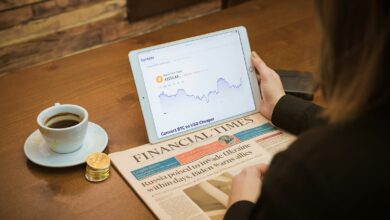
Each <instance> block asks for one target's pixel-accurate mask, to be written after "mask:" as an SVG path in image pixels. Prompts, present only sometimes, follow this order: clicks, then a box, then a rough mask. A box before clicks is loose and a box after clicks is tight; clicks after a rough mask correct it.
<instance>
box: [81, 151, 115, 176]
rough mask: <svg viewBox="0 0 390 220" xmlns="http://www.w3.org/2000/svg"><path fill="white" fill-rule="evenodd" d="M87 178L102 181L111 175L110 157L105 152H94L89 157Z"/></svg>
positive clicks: (86, 170)
mask: <svg viewBox="0 0 390 220" xmlns="http://www.w3.org/2000/svg"><path fill="white" fill-rule="evenodd" d="M86 162H87V167H86V169H85V178H86V179H87V180H89V181H91V182H100V181H103V180H105V179H107V178H108V176H109V175H110V158H109V157H108V155H107V154H105V153H92V154H90V155H89V156H88V157H87V160H86Z"/></svg>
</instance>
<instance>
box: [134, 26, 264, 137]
mask: <svg viewBox="0 0 390 220" xmlns="http://www.w3.org/2000/svg"><path fill="white" fill-rule="evenodd" d="M250 54H251V50H250V47H249V41H248V36H247V32H246V29H245V28H244V27H235V28H231V29H226V30H222V31H218V32H213V33H209V34H205V35H200V36H196V37H191V38H188V39H183V40H179V41H174V42H170V43H165V44H161V45H157V46H153V47H148V48H143V49H139V50H134V51H130V53H129V61H130V64H131V69H132V72H133V76H134V81H135V85H136V88H137V92H138V97H139V101H140V104H141V108H142V113H143V116H144V120H145V124H146V129H147V133H148V138H149V141H150V143H157V142H160V141H164V140H167V139H171V138H174V137H177V136H181V135H184V134H187V133H190V132H194V131H197V130H200V129H204V128H206V127H209V126H213V125H216V124H220V123H223V122H226V121H229V120H233V119H235V118H239V117H243V116H245V115H249V114H253V113H255V112H258V109H259V99H260V97H259V96H260V93H259V87H258V83H257V79H256V76H255V72H254V69H253V67H252V65H251V61H250Z"/></svg>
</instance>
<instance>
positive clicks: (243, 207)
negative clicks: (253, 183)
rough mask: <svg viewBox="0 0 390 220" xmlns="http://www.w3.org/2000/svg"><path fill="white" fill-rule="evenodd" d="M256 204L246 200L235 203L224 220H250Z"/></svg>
mask: <svg viewBox="0 0 390 220" xmlns="http://www.w3.org/2000/svg"><path fill="white" fill-rule="evenodd" d="M254 206H255V203H253V202H249V201H246V200H243V201H238V202H236V203H234V204H233V205H232V206H230V208H229V209H228V210H227V212H226V214H225V216H224V218H223V219H224V220H235V219H249V217H250V214H251V212H252V209H253V208H254Z"/></svg>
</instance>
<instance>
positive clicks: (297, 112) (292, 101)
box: [272, 95, 327, 135]
mask: <svg viewBox="0 0 390 220" xmlns="http://www.w3.org/2000/svg"><path fill="white" fill-rule="evenodd" d="M322 110H323V109H322V108H321V107H320V106H318V105H315V104H313V103H311V102H308V101H305V100H303V99H300V98H297V97H294V96H291V95H285V96H283V97H282V98H281V99H280V100H279V101H278V103H277V104H276V106H275V109H274V111H273V113H272V123H273V124H274V125H276V126H278V127H280V128H282V129H284V130H286V131H288V132H290V133H293V134H295V135H298V134H300V133H301V132H303V131H305V130H307V129H309V128H313V127H317V126H320V125H324V124H326V123H327V122H326V120H325V119H323V118H321V117H320V116H319V113H320V112H321V111H322Z"/></svg>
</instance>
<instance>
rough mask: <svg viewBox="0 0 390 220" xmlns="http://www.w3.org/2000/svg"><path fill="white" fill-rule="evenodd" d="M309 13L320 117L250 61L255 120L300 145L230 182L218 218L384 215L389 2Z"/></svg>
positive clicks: (326, 0) (389, 188) (331, 1)
mask: <svg viewBox="0 0 390 220" xmlns="http://www.w3.org/2000/svg"><path fill="white" fill-rule="evenodd" d="M316 6H317V9H318V13H319V17H320V21H321V25H322V30H323V45H322V57H321V66H320V76H319V84H320V87H321V88H322V91H323V94H324V97H325V99H326V100H327V101H328V104H327V109H326V110H324V111H323V110H322V109H321V108H320V107H318V106H316V105H314V104H311V103H309V102H304V101H303V100H300V99H298V98H294V97H292V96H288V95H285V93H284V91H283V87H282V84H281V82H280V79H279V77H278V75H277V74H276V73H275V71H273V70H272V69H270V68H269V67H268V66H267V65H266V64H265V63H264V62H263V61H262V60H261V58H260V57H259V56H258V55H257V54H256V53H252V62H253V64H254V66H255V67H256V69H257V71H258V73H259V75H258V78H259V82H260V87H261V92H262V100H261V109H260V112H261V113H262V114H263V115H264V116H265V117H266V118H268V119H269V120H271V121H272V122H273V123H274V124H275V125H277V126H279V127H280V128H282V129H285V130H287V131H289V132H292V133H294V134H297V135H298V139H297V140H296V141H295V142H294V143H293V144H292V145H291V146H290V147H289V148H288V150H286V151H284V152H282V153H279V154H278V155H276V156H275V157H274V159H273V160H272V162H271V164H270V166H269V168H268V169H267V166H265V165H259V166H253V167H249V168H245V169H244V170H243V171H242V172H241V173H240V174H239V175H237V176H236V177H234V179H233V184H232V190H231V195H230V208H229V209H228V211H227V213H226V215H225V219H334V218H345V219H375V218H377V217H378V216H389V214H388V210H387V209H388V207H389V206H390V205H389V198H390V142H389V140H390V139H389V136H390V129H389V126H390V107H389V106H390V105H389V102H390V86H389V85H390V80H389V78H390V77H389V75H390V69H389V64H388V62H387V60H386V58H387V57H389V56H388V55H389V27H390V19H389V18H390V2H389V1H387V0H375V1H360V0H358V1H340V0H322V1H321V0H320V1H316ZM382 218H383V217H382ZM385 218H386V217H385ZM388 218H389V217H387V219H388Z"/></svg>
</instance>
